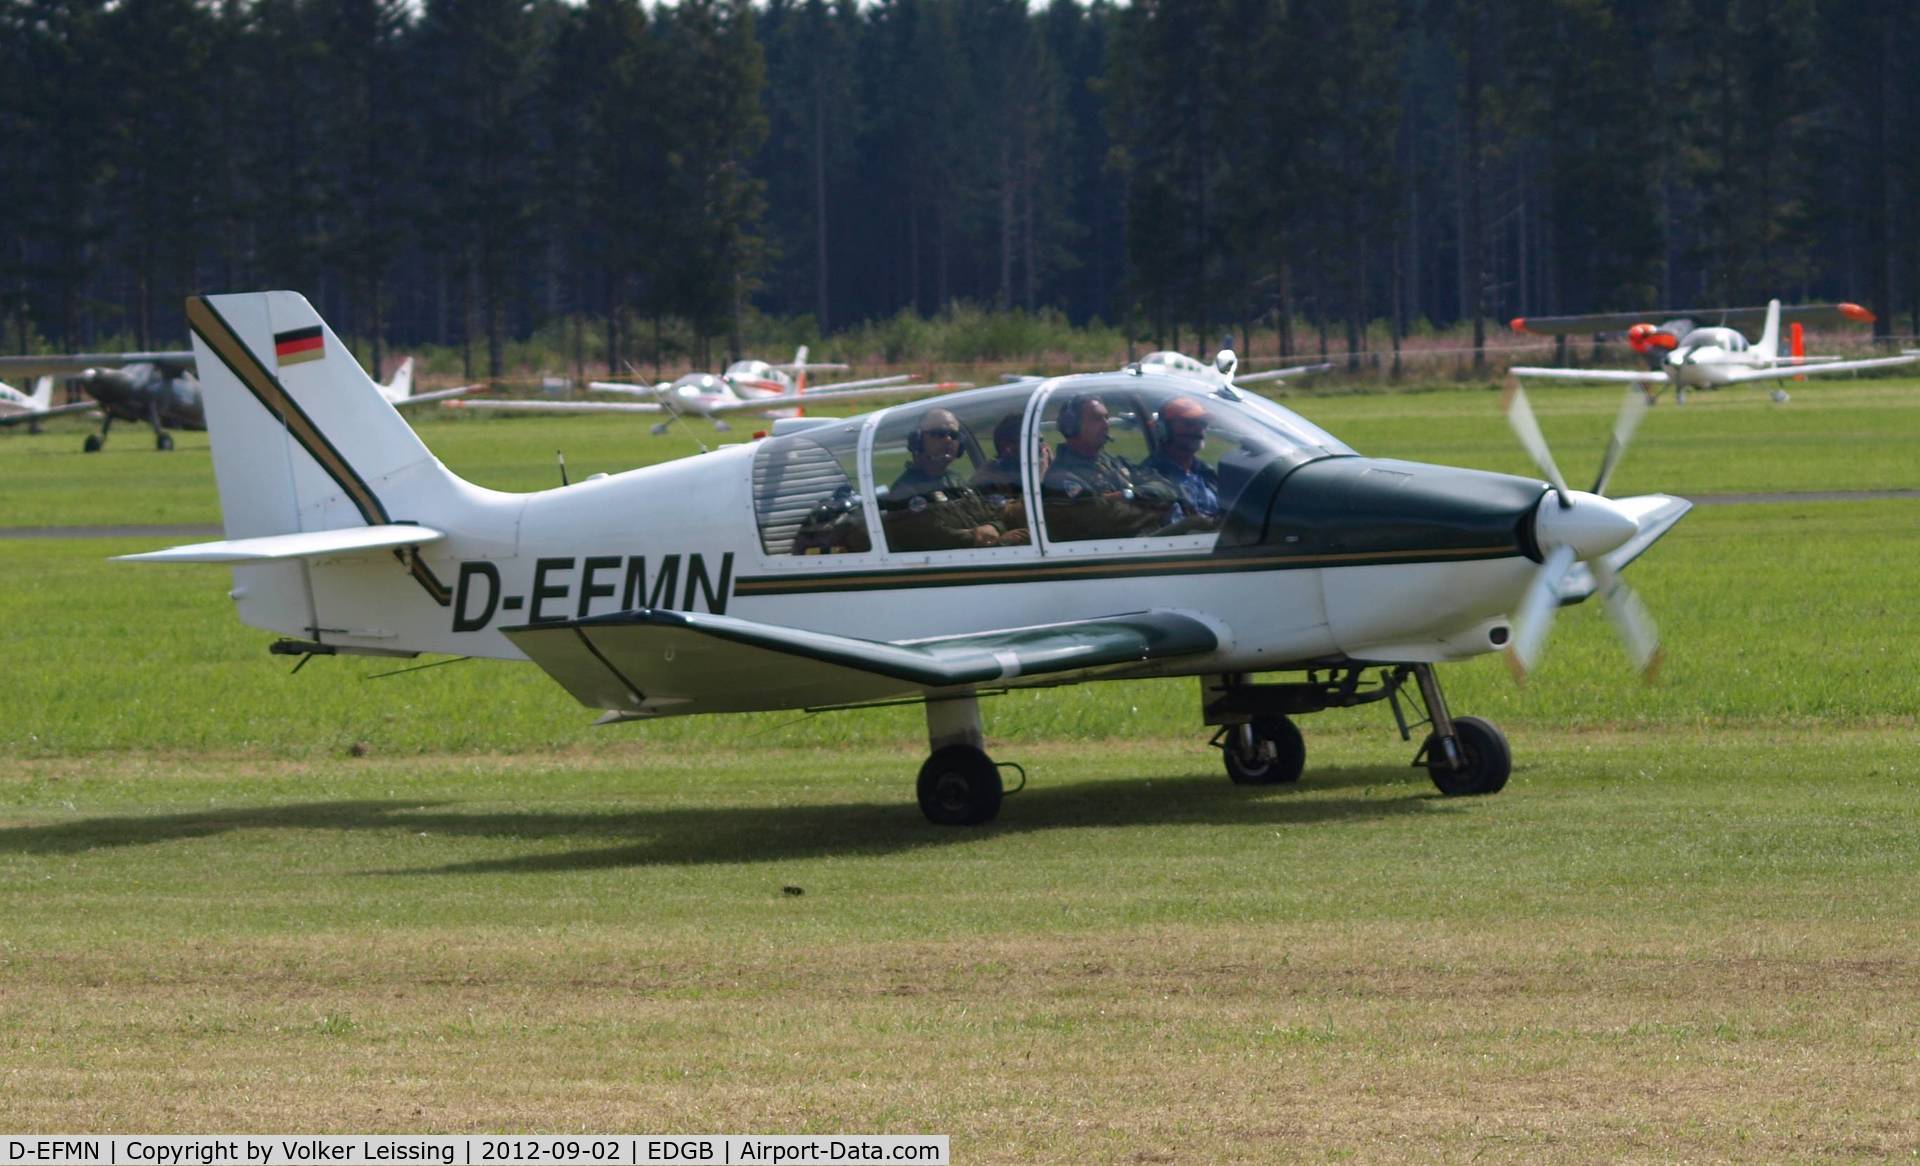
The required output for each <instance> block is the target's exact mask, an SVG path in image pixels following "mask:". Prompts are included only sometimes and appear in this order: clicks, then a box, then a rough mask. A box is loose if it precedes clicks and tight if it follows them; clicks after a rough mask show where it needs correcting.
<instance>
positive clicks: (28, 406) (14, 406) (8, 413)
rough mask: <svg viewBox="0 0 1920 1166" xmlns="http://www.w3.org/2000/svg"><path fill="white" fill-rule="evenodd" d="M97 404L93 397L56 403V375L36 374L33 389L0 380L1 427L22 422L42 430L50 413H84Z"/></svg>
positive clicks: (33, 428) (51, 415)
mask: <svg viewBox="0 0 1920 1166" xmlns="http://www.w3.org/2000/svg"><path fill="white" fill-rule="evenodd" d="M94 408H97V406H96V405H94V403H93V402H92V401H78V402H75V403H73V404H70V405H56V404H54V403H53V378H52V377H51V376H39V377H35V378H34V381H33V392H31V393H23V392H21V391H20V390H19V389H16V388H14V387H13V386H12V385H9V384H0V427H4V426H12V425H20V424H22V423H24V424H26V425H28V426H29V427H31V431H32V432H34V433H38V432H40V423H41V422H42V421H45V420H46V419H47V418H49V417H58V416H60V415H61V414H63V413H83V412H87V411H89V410H92V409H94Z"/></svg>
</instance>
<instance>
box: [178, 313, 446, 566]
mask: <svg viewBox="0 0 1920 1166" xmlns="http://www.w3.org/2000/svg"><path fill="white" fill-rule="evenodd" d="M187 323H188V325H189V326H190V327H191V328H192V329H193V330H194V333H195V334H196V335H198V336H199V337H200V339H202V340H204V341H206V342H207V347H208V348H210V349H212V350H213V353H214V355H216V356H218V357H219V358H220V362H221V363H222V364H224V365H226V366H227V368H228V369H230V370H232V372H233V375H234V376H235V377H238V378H239V380H240V383H241V384H243V385H245V386H247V389H248V391H250V392H251V393H252V394H253V395H254V397H255V399H257V400H258V401H259V402H260V404H261V406H262V407H263V408H265V409H266V410H267V412H269V413H271V414H273V415H274V416H275V417H276V418H278V419H279V421H280V423H281V424H282V425H284V426H286V428H287V432H288V433H290V434H291V435H292V436H293V439H294V440H295V441H297V442H299V443H300V447H301V448H302V449H304V450H306V451H307V455H308V456H309V457H311V458H313V460H314V462H315V463H316V464H318V465H319V466H320V468H321V469H322V470H325V471H326V473H327V476H328V477H330V478H332V479H333V480H334V481H335V482H336V483H338V484H339V486H340V489H341V490H342V491H343V492H344V493H345V494H346V495H347V497H348V498H350V499H352V500H353V504H354V506H355V507H357V508H358V509H359V511H360V516H361V517H362V518H364V519H365V520H366V522H367V525H369V526H382V525H385V524H387V523H390V522H392V521H393V520H392V519H391V518H390V517H388V515H387V508H386V507H385V506H383V505H381V503H380V498H379V496H378V495H376V494H375V493H374V492H373V489H372V488H371V487H370V486H368V485H367V483H366V482H365V481H363V480H362V479H361V477H360V475H359V474H357V473H355V472H354V471H353V467H352V466H350V465H348V464H347V459H346V458H344V457H342V456H340V451H339V450H337V449H335V448H334V447H333V443H332V442H330V441H328V440H327V438H326V435H325V434H323V433H321V432H320V429H319V427H318V426H316V425H315V424H314V423H313V419H312V418H310V417H308V416H307V415H306V413H305V412H304V411H303V410H302V409H301V408H300V406H299V405H298V404H296V403H295V402H294V400H293V398H292V397H289V396H288V395H287V390H286V389H285V388H284V387H282V386H281V384H280V380H279V378H278V377H276V376H274V375H273V374H272V373H270V372H268V371H267V370H266V367H265V366H264V365H262V364H261V363H260V359H259V358H258V357H257V356H255V355H254V354H253V350H252V349H250V348H248V347H247V346H246V345H245V344H243V343H241V341H240V338H239V337H238V336H236V335H234V332H233V328H232V326H231V325H229V324H228V323H227V322H226V320H225V319H224V318H223V317H222V316H221V315H220V313H219V312H218V311H217V310H216V309H215V308H214V307H213V305H212V304H209V303H208V302H207V301H206V299H205V298H204V297H202V296H194V297H192V298H190V299H189V300H188V301H187ZM423 582H424V581H423ZM429 590H431V588H429Z"/></svg>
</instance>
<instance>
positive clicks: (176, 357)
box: [0, 351, 193, 376]
mask: <svg viewBox="0 0 1920 1166" xmlns="http://www.w3.org/2000/svg"><path fill="white" fill-rule="evenodd" d="M129 364H158V365H163V366H165V367H167V368H169V369H173V370H175V371H182V370H190V369H192V368H193V353H192V352H191V351H188V352H93V353H85V352H83V353H79V354H77V355H72V356H0V373H13V374H16V375H18V376H42V375H47V374H51V375H54V376H58V375H60V374H61V373H81V372H85V371H87V370H88V369H90V368H122V367H124V366H126V365H129Z"/></svg>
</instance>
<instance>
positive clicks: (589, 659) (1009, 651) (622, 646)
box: [503, 610, 1220, 716]
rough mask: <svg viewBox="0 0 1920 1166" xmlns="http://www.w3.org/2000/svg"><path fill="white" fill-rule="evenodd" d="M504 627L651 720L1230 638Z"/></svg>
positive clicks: (1090, 670) (872, 697)
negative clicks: (894, 638) (888, 636)
mask: <svg viewBox="0 0 1920 1166" xmlns="http://www.w3.org/2000/svg"><path fill="white" fill-rule="evenodd" d="M503 630H504V632H505V634H506V636H507V638H508V639H510V640H512V641H513V643H514V645H515V646H516V647H518V648H519V649H520V650H521V651H523V652H525V653H526V654H527V655H528V656H529V657H531V658H532V659H533V661H534V663H536V664H538V665H540V667H541V668H542V669H544V670H545V671H546V673H547V675H549V676H551V677H553V678H554V680H556V681H558V682H559V683H560V685H561V686H562V687H564V688H565V689H566V690H567V691H568V692H570V693H572V694H573V696H574V698H575V699H577V700H579V701H580V703H581V704H584V705H587V706H588V707H590V708H602V709H611V710H616V711H618V712H622V713H628V714H635V715H641V716H650V715H651V716H658V715H670V714H679V713H704V712H741V711H747V710H752V709H780V708H824V707H832V706H835V705H848V704H865V703H869V702H872V701H882V700H899V699H917V698H920V697H923V696H925V695H927V694H929V693H938V692H940V691H942V690H948V689H958V690H972V689H976V688H981V687H989V688H1007V687H1014V686H1019V685H1029V684H1057V683H1065V682H1068V681H1072V680H1079V679H1085V678H1087V677H1090V676H1093V675H1096V674H1100V673H1104V672H1112V671H1118V670H1121V669H1124V668H1126V667H1128V666H1130V665H1138V664H1140V663H1143V662H1145V661H1150V660H1164V659H1169V658H1174V657H1180V656H1196V655H1201V654H1203V653H1207V652H1211V651H1213V650H1214V649H1216V648H1218V647H1219V646H1220V636H1219V634H1218V633H1217V632H1216V631H1215V630H1214V628H1212V627H1211V626H1209V625H1208V624H1206V623H1203V622H1202V621H1200V620H1198V619H1196V618H1194V617H1193V616H1189V615H1183V614H1180V613H1178V612H1172V611H1136V612H1128V613H1125V614H1121V615H1110V616H1103V617H1100V618H1097V619H1083V620H1073V621H1071V622H1068V623H1057V624H1044V625H1040V626H1036V627H1023V628H1004V629H999V630H995V631H987V632H975V633H972V634H969V635H963V636H940V637H936V638H933V639H925V640H906V641H899V642H892V643H889V642H885V641H880V640H864V639H858V638H855V637H853V636H838V635H830V634H827V633H825V632H810V631H803V630H801V629H798V628H790V627H780V626H777V625H774V624H765V623H756V622H754V621H751V620H744V619H737V618H735V617H732V616H725V615H709V614H706V613H701V612H681V611H657V610H642V611H628V612H621V613H619V614H617V615H607V616H597V617H593V618H590V619H585V620H577V621H570V622H567V623H553V624H529V625H525V626H522V627H517V628H506V629H503Z"/></svg>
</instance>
